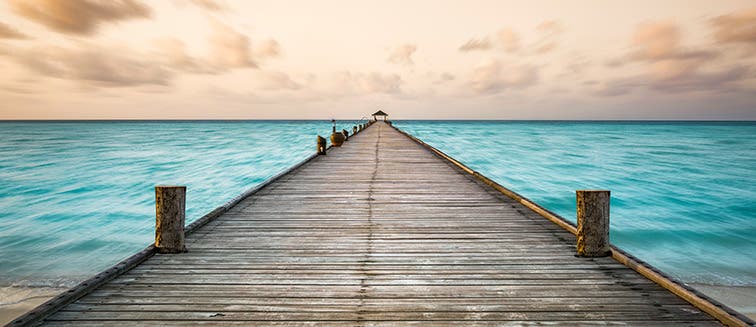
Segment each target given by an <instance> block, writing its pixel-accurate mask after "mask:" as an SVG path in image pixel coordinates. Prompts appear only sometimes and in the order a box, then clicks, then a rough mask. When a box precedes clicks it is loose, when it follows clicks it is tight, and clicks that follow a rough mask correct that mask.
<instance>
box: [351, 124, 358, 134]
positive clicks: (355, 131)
mask: <svg viewBox="0 0 756 327" xmlns="http://www.w3.org/2000/svg"><path fill="white" fill-rule="evenodd" d="M354 134H357V126H353V127H352V135H354Z"/></svg>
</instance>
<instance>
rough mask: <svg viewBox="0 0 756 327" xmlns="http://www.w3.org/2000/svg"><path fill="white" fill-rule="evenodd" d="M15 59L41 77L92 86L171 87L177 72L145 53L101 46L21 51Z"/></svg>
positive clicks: (17, 52)
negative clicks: (153, 60)
mask: <svg viewBox="0 0 756 327" xmlns="http://www.w3.org/2000/svg"><path fill="white" fill-rule="evenodd" d="M16 54H17V55H14V56H12V57H11V58H12V59H14V60H15V61H16V62H17V63H19V64H20V65H22V66H24V67H26V68H27V69H29V70H31V71H34V72H36V73H38V74H39V75H42V76H46V77H52V78H62V79H68V80H73V81H78V82H81V83H83V84H84V85H88V86H98V87H127V86H138V85H161V86H167V85H169V84H170V82H171V80H172V78H173V73H172V72H171V71H170V70H168V69H167V68H166V67H164V66H163V65H161V64H159V63H156V62H151V61H149V60H146V59H144V58H146V57H148V56H146V55H144V54H138V53H132V52H129V51H128V50H125V49H117V50H114V49H105V48H100V47H97V46H87V47H82V48H81V49H78V50H73V49H66V48H52V47H45V48H36V49H18V51H16Z"/></svg>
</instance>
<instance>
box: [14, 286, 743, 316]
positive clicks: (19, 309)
mask: <svg viewBox="0 0 756 327" xmlns="http://www.w3.org/2000/svg"><path fill="white" fill-rule="evenodd" d="M688 285H690V286H692V287H693V288H695V289H697V290H699V291H701V292H702V293H704V294H706V295H707V296H709V297H711V298H713V299H715V300H717V301H719V302H722V303H724V304H725V305H727V306H729V307H730V308H733V309H735V310H736V311H738V312H740V313H742V314H744V315H746V316H748V317H749V318H751V319H754V320H756V286H725V285H704V284H688ZM66 290H68V288H59V287H28V286H3V287H0V299H2V301H0V325H5V324H7V323H9V322H11V321H13V319H16V318H17V317H18V316H21V315H22V314H24V313H26V312H27V311H29V310H31V309H34V308H35V307H37V306H38V305H40V304H42V303H44V302H45V301H47V300H49V299H51V298H53V297H54V296H56V295H58V294H60V293H61V292H64V291H66Z"/></svg>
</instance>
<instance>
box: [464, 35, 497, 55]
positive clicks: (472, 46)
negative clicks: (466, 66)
mask: <svg viewBox="0 0 756 327" xmlns="http://www.w3.org/2000/svg"><path fill="white" fill-rule="evenodd" d="M489 49H491V42H490V41H488V39H487V38H483V39H469V40H467V42H465V44H463V45H460V46H459V49H458V50H459V51H462V52H470V51H479V50H489Z"/></svg>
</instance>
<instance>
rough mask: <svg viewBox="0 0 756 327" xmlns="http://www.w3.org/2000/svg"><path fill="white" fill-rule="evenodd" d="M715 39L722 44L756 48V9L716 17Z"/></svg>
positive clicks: (714, 22)
mask: <svg viewBox="0 0 756 327" xmlns="http://www.w3.org/2000/svg"><path fill="white" fill-rule="evenodd" d="M711 25H712V26H713V27H714V37H715V39H716V40H717V41H718V42H720V43H741V44H747V45H750V46H752V47H756V7H754V8H750V9H745V10H742V11H739V12H735V13H731V14H728V15H722V16H718V17H715V18H713V19H712V20H711Z"/></svg>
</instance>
